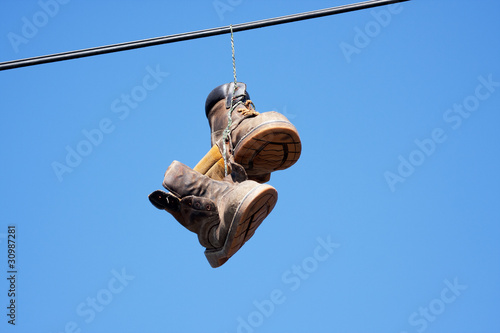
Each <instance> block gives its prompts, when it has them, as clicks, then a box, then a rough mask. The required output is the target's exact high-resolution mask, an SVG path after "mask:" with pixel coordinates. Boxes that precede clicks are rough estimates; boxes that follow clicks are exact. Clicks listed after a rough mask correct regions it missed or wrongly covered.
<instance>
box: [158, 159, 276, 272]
mask: <svg viewBox="0 0 500 333" xmlns="http://www.w3.org/2000/svg"><path fill="white" fill-rule="evenodd" d="M232 169H233V173H232V174H231V175H228V176H227V177H226V178H224V180H222V181H217V180H213V179H211V178H210V177H208V176H205V175H202V174H201V173H199V172H197V171H194V170H192V169H191V168H189V167H188V166H186V165H184V164H182V163H180V162H178V161H174V162H172V164H171V165H170V166H169V167H168V169H167V171H166V172H165V178H164V180H163V186H164V187H165V188H166V189H167V190H169V191H170V193H166V192H164V191H160V190H158V191H155V192H153V193H151V194H150V195H149V200H150V201H151V203H152V204H153V205H154V206H155V207H156V208H158V209H164V210H166V211H167V212H169V213H171V214H172V215H173V216H174V218H175V219H176V220H177V221H179V223H180V224H182V225H183V226H184V227H186V228H187V229H188V230H190V231H192V232H194V233H196V234H197V235H198V240H199V242H200V244H201V245H202V246H204V247H205V248H206V250H205V256H206V257H207V259H208V262H209V263H210V265H211V266H212V267H214V268H215V267H219V266H221V265H223V264H224V263H225V262H226V261H227V260H228V259H229V258H230V257H231V256H232V255H234V254H235V253H236V252H237V251H238V250H239V249H240V248H241V247H242V246H243V244H244V243H245V242H246V241H248V240H249V239H250V238H251V237H252V236H253V234H254V232H255V230H256V229H257V227H258V226H259V225H260V224H261V223H262V221H263V220H264V219H265V218H266V217H267V215H269V213H270V212H271V211H272V209H273V208H274V205H275V204H276V201H277V199H278V193H277V192H276V190H275V189H274V188H273V187H272V186H270V185H267V184H259V183H257V182H255V181H252V180H247V179H246V175H245V174H244V170H243V168H242V167H241V166H238V165H234V164H233V165H232Z"/></svg>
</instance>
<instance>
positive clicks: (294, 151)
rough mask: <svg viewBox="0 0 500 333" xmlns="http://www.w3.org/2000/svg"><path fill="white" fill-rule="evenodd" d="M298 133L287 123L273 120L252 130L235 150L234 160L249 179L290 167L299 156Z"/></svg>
mask: <svg viewBox="0 0 500 333" xmlns="http://www.w3.org/2000/svg"><path fill="white" fill-rule="evenodd" d="M301 151H302V144H301V142H300V137H299V133H298V132H297V129H296V128H295V126H293V125H292V124H291V123H290V122H287V121H282V120H273V121H269V122H265V123H262V124H260V125H259V126H257V127H255V128H254V129H253V130H251V131H250V132H249V133H247V134H246V135H245V136H244V137H243V138H241V140H240V141H239V142H238V144H237V145H236V147H235V148H234V159H235V161H236V163H238V164H241V165H242V166H243V167H244V168H245V171H246V172H247V174H248V177H249V179H254V178H255V177H256V178H255V180H257V181H258V179H260V178H262V177H263V175H264V178H265V176H267V174H270V173H271V172H273V171H277V170H284V169H287V168H289V167H291V166H292V165H293V164H295V162H297V160H298V159H299V157H300V153H301Z"/></svg>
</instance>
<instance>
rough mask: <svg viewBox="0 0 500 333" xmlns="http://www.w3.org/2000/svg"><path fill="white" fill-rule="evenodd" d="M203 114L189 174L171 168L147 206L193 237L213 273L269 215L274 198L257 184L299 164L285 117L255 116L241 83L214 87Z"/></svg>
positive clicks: (265, 186)
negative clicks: (197, 157) (201, 143)
mask: <svg viewBox="0 0 500 333" xmlns="http://www.w3.org/2000/svg"><path fill="white" fill-rule="evenodd" d="M231 110H232V112H230V111H231ZM205 112H206V116H207V118H208V121H209V125H210V128H211V143H212V149H211V150H210V151H209V152H208V154H207V155H206V156H205V157H204V158H203V159H202V160H201V161H200V162H199V163H198V164H197V165H196V166H195V168H194V169H191V168H189V167H188V166H186V165H184V164H182V163H181V162H178V161H174V162H172V164H171V165H170V166H169V167H168V169H167V171H166V172H165V177H164V180H163V187H165V188H166V189H167V190H168V191H170V192H169V193H167V192H164V191H161V190H158V191H154V192H153V193H151V194H150V195H149V200H150V201H151V203H152V204H153V205H154V206H155V207H156V208H158V209H162V210H166V211H167V212H169V213H170V214H171V215H172V216H173V217H174V218H175V219H176V220H177V221H178V222H179V223H180V224H181V225H183V226H184V227H185V228H186V229H188V230H190V231H192V232H194V233H196V234H197V235H198V240H199V242H200V244H201V245H202V246H204V247H205V248H206V250H205V256H206V257H207V259H208V261H209V263H210V265H211V266H212V267H214V268H215V267H219V266H221V265H223V264H224V263H225V262H226V261H227V260H228V259H229V258H230V257H231V256H232V255H233V254H235V253H236V252H237V251H238V250H239V249H240V248H241V247H242V246H243V244H244V243H245V242H246V241H247V240H249V239H250V238H251V237H252V236H253V234H254V233H255V230H256V229H257V227H258V226H259V225H260V224H261V223H262V221H263V220H264V219H265V218H266V217H267V216H268V215H269V214H270V213H271V211H272V209H273V208H274V206H275V204H276V201H277V199H278V193H277V191H276V189H275V188H274V187H272V186H270V185H268V184H264V183H265V182H267V181H268V180H269V179H270V174H271V172H273V171H276V170H283V169H286V168H288V167H290V166H292V165H293V164H294V163H295V162H296V161H297V160H298V159H299V157H300V153H301V142H300V138H299V135H298V132H297V129H296V128H295V127H294V126H293V125H292V124H291V123H290V121H288V119H287V118H286V117H285V116H283V115H282V114H280V113H278V112H274V111H271V112H265V113H258V112H257V111H255V109H254V106H253V103H252V102H251V100H250V96H249V94H248V92H247V91H246V85H245V84H244V83H237V85H236V89H235V87H234V84H233V83H228V84H224V85H221V86H219V87H217V88H215V89H214V90H213V91H212V92H211V93H210V94H209V95H208V97H207V100H206V104H205ZM228 114H230V115H229V116H228ZM228 124H229V126H228ZM224 156H225V158H224ZM226 173H228V174H226Z"/></svg>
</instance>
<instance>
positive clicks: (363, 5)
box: [0, 0, 409, 71]
mask: <svg viewBox="0 0 500 333" xmlns="http://www.w3.org/2000/svg"><path fill="white" fill-rule="evenodd" d="M404 1H409V0H370V1H365V2H358V3H354V4H349V5H342V6H338V7H332V8H326V9H320V10H315V11H310V12H305V13H300V14H293V15H287V16H281V17H275V18H270V19H265V20H260V21H253V22H247V23H240V24H235V25H233V26H232V28H233V32H238V31H245V30H251V29H257V28H263V27H269V26H273V25H278V24H284V23H290V22H297V21H303V20H308V19H313V18H318V17H323V16H329V15H335V14H340V13H346V12H352V11H355V10H361V9H367V8H372V7H378V6H383V5H389V4H393V3H398V2H404ZM228 33H231V29H230V26H225V27H220V28H212V29H205V30H198V31H192V32H185V33H181V34H175V35H169V36H162V37H155V38H149V39H142V40H137V41H132V42H126V43H119V44H112V45H106V46H98V47H92V48H88V49H82V50H76V51H68V52H62V53H55V54H49V55H44V56H38V57H33V58H25V59H19V60H11V61H5V62H2V63H0V71H3V70H7V69H13V68H20V67H26V66H34V65H39V64H46V63H51V62H57V61H63V60H70V59H77V58H83V57H90V56H94V55H99V54H106V53H113V52H120V51H125V50H132V49H138V48H142V47H148V46H154V45H160V44H168V43H176V42H180V41H185V40H191V39H197V38H205V37H211V36H217V35H222V34H228Z"/></svg>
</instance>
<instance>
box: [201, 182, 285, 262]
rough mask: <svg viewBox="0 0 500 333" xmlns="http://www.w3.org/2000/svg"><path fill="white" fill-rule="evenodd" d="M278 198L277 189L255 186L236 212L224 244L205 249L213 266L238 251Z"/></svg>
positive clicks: (267, 186)
mask: <svg viewBox="0 0 500 333" xmlns="http://www.w3.org/2000/svg"><path fill="white" fill-rule="evenodd" d="M277 200H278V192H277V191H276V189H274V188H273V187H272V186H269V185H265V184H264V185H259V186H257V187H255V188H254V189H252V190H251V191H250V192H249V193H248V194H247V195H246V196H245V197H244V198H243V200H242V202H241V203H240V205H239V206H238V208H237V209H236V212H235V214H234V217H233V220H232V222H231V225H230V227H229V231H228V234H227V238H226V241H225V243H224V246H223V247H222V248H220V249H215V250H213V249H210V250H206V251H205V256H206V257H207V260H208V262H209V263H210V265H211V266H212V267H213V268H216V267H219V266H222V265H223V264H224V263H225V262H226V261H227V260H228V259H229V258H231V257H232V256H233V255H234V254H235V253H236V252H238V250H239V249H240V248H241V247H242V246H243V244H245V243H246V242H247V241H248V240H249V239H250V238H251V237H252V236H253V235H254V233H255V230H256V229H257V228H258V227H259V226H260V224H261V223H262V221H264V219H265V218H266V217H267V216H268V215H269V213H271V211H272V210H273V208H274V206H275V204H276V201H277Z"/></svg>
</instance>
